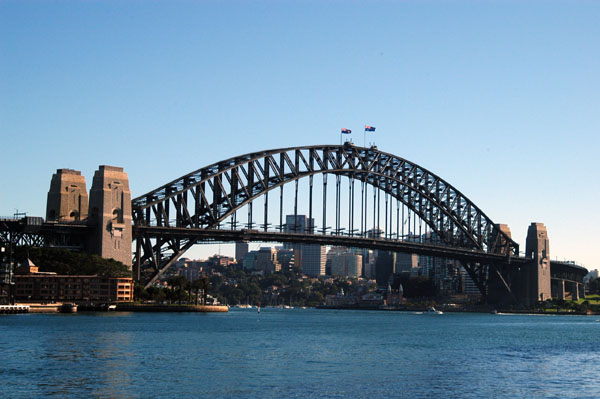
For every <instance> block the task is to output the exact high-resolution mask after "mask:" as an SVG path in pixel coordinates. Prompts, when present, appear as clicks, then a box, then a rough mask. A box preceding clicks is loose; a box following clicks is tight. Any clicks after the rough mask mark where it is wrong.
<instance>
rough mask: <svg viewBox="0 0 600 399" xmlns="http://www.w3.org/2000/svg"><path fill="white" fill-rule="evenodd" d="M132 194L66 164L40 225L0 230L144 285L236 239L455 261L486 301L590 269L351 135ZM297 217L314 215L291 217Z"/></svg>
mask: <svg viewBox="0 0 600 399" xmlns="http://www.w3.org/2000/svg"><path fill="white" fill-rule="evenodd" d="M65 186H66V191H65V190H63V187H65ZM130 198H131V194H130V193H129V185H128V180H127V175H126V174H125V172H124V171H123V170H122V169H121V168H115V167H109V166H102V167H100V170H99V171H97V172H96V175H95V176H94V182H93V185H92V189H91V191H90V195H89V202H88V196H87V191H86V189H85V180H83V179H82V176H80V173H79V172H76V171H70V170H66V169H61V170H58V171H57V174H55V175H54V176H53V181H52V184H51V188H50V191H49V194H48V208H47V215H46V221H38V222H39V226H37V227H36V226H35V223H30V226H28V227H27V226H23V225H22V223H21V222H15V221H4V222H0V238H2V240H3V241H11V240H12V241H14V238H15V237H20V238H18V240H21V241H24V242H29V243H34V244H35V245H55V246H63V247H79V248H83V249H86V250H88V251H89V252H92V253H99V254H101V255H102V256H105V257H113V258H115V259H118V260H122V261H124V262H125V263H129V264H133V270H134V275H135V276H136V277H137V278H138V280H139V281H141V282H143V283H144V284H147V285H149V284H151V283H152V282H153V281H155V280H156V278H158V277H159V276H160V275H161V274H162V273H163V272H164V271H165V270H166V269H167V268H168V267H169V266H171V265H172V264H173V263H174V262H175V261H176V260H177V259H179V258H180V257H181V256H182V255H183V254H184V253H185V252H186V251H188V250H189V249H190V248H191V247H192V246H193V245H195V244H197V243H202V242H232V241H238V242H239V241H259V242H292V243H315V244H324V245H340V246H347V247H359V248H371V249H379V250H387V251H393V252H406V253H416V254H421V255H428V256H436V257H444V258H449V259H457V260H460V261H461V263H462V265H463V266H464V268H465V270H467V272H468V273H469V276H470V277H471V278H472V280H473V281H474V282H475V284H476V285H477V286H478V287H479V289H480V291H481V293H482V294H483V295H484V296H486V297H487V298H488V300H490V301H493V302H502V301H511V302H533V301H536V300H540V299H542V300H543V299H548V298H549V297H550V296H551V294H552V289H551V285H553V287H554V286H558V292H559V294H558V296H560V295H562V296H564V295H565V287H566V290H567V291H571V292H576V293H579V292H580V290H581V288H580V285H581V280H582V277H583V275H585V274H586V273H587V271H586V270H585V269H584V268H581V267H579V266H577V265H574V264H558V263H556V262H551V261H550V254H549V244H548V236H547V232H546V230H545V227H544V226H543V225H542V224H540V223H532V225H531V226H530V228H529V232H528V238H527V243H526V250H525V256H519V245H518V244H517V243H516V242H515V241H513V240H512V238H511V235H510V229H509V228H508V226H506V225H502V224H497V223H494V222H493V221H492V220H491V219H490V218H489V217H488V216H487V215H486V214H485V213H484V212H483V211H482V210H481V209H480V208H479V207H478V206H477V205H476V204H475V203H473V202H472V201H471V200H470V199H469V198H468V197H466V196H465V195H464V194H463V193H462V192H460V191H459V190H458V189H456V188H455V187H454V186H452V185H451V184H450V183H448V182H447V181H445V180H444V179H442V178H441V177H439V176H438V175H436V174H434V173H432V172H431V171H429V170H427V169H425V168H423V167H421V166H419V165H417V164H415V163H413V162H411V161H408V160H406V159H404V158H401V157H398V156H396V155H393V154H390V153H386V152H383V151H380V150H379V149H378V148H377V147H375V146H372V147H368V148H367V147H359V146H355V145H352V144H351V143H346V144H344V145H324V146H306V147H293V148H283V149H274V150H267V151H260V152H254V153H249V154H244V155H240V156H236V157H232V158H229V159H226V160H223V161H220V162H216V163H214V164H211V165H208V166H206V167H203V168H201V169H198V170H196V171H194V172H192V173H189V174H187V175H185V176H182V177H180V178H177V179H175V180H173V181H171V182H169V183H167V184H164V185H162V186H160V187H158V188H157V189H155V190H152V191H151V192H149V193H146V194H144V195H141V196H139V197H137V198H134V199H133V200H130ZM88 204H89V206H88ZM299 215H302V216H306V217H307V220H308V221H309V222H308V223H305V224H299V223H298V222H295V221H297V220H298V216H299ZM290 220H291V221H292V222H291V223H290ZM19 223H21V225H22V226H21V227H22V228H21V230H19V227H18V225H19ZM26 224H27V223H26ZM36 229H37V232H33V233H32V231H33V230H36ZM26 230H28V231H29V232H26ZM132 242H133V246H134V251H133V261H132V260H131V259H132V258H131V248H132V246H131V245H132ZM119 257H120V258H119ZM554 270H556V271H557V272H556V273H554ZM559 270H560V272H558V271H559ZM573 284H574V285H573ZM572 287H574V288H572ZM554 291H557V290H556V289H554Z"/></svg>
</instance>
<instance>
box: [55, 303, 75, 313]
mask: <svg viewBox="0 0 600 399" xmlns="http://www.w3.org/2000/svg"><path fill="white" fill-rule="evenodd" d="M58 311H59V312H60V313H77V304H76V303H70V302H65V303H63V304H62V305H60V307H59V308H58Z"/></svg>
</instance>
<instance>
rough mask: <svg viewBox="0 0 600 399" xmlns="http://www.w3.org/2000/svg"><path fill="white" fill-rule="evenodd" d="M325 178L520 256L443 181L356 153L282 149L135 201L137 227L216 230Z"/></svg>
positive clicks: (455, 234) (229, 163)
mask: <svg viewBox="0 0 600 399" xmlns="http://www.w3.org/2000/svg"><path fill="white" fill-rule="evenodd" d="M320 173H328V174H336V175H341V176H346V177H350V178H353V179H357V180H360V181H364V182H366V183H368V184H369V185H372V186H375V187H377V188H379V189H381V190H382V191H384V192H386V193H389V194H390V195H392V197H394V198H396V199H398V200H400V201H401V202H402V203H404V204H405V205H406V206H407V207H408V208H409V209H411V210H412V211H413V212H415V213H416V214H417V215H419V217H420V218H421V219H422V220H423V221H424V222H425V223H426V224H428V225H429V226H430V227H431V228H432V230H433V231H435V232H436V233H437V234H438V236H439V237H440V238H441V239H442V240H443V241H444V242H445V243H446V244H448V245H453V246H461V247H469V248H475V249H479V250H481V251H485V252H493V253H504V254H510V255H517V254H518V244H517V243H515V242H514V241H513V240H512V239H511V238H510V237H508V236H507V235H506V234H505V233H504V232H502V231H500V229H499V228H498V227H497V226H496V225H495V224H494V223H493V222H492V220H491V219H490V218H488V217H487V216H486V215H485V214H484V213H483V211H481V210H480V209H479V208H478V207H477V206H476V205H475V204H474V203H473V202H472V201H470V200H469V199H468V198H467V197H466V196H464V195H463V194H462V193H461V192H460V191H458V190H457V189H456V188H454V187H453V186H452V185H450V184H449V183H447V182H446V181H445V180H443V179H442V178H440V177H439V176H437V175H435V174H433V173H431V172H430V171H428V170H427V169H425V168H422V167H421V166H419V165H417V164H414V163H412V162H410V161H408V160H405V159H403V158H400V157H397V156H395V155H392V154H389V153H385V152H381V151H379V150H377V149H376V148H374V147H371V148H362V147H356V146H353V145H343V146H338V145H331V146H310V147H297V148H284V149H276V150H269V151H262V152H256V153H251V154H246V155H242V156H238V157H234V158H230V159H228V160H225V161H221V162H218V163H215V164H212V165H209V166H207V167H205V168H202V169H199V170H197V171H195V172H192V173H190V174H188V175H185V176H183V177H181V178H179V179H176V180H174V181H172V182H171V183H168V184H166V185H164V186H162V187H160V188H158V189H156V190H153V191H151V192H150V193H148V194H145V195H143V196H141V197H138V198H136V199H134V200H133V201H132V204H133V213H134V215H133V216H134V224H135V225H139V226H144V225H146V226H149V225H157V226H164V227H169V226H173V227H195V228H211V227H215V226H217V225H218V224H219V223H220V222H222V221H223V220H225V219H226V218H227V217H229V216H230V215H231V214H232V213H233V212H234V211H236V210H238V209H240V208H242V207H243V206H245V205H247V204H248V203H249V202H251V201H252V200H254V199H256V198H258V197H260V196H261V195H263V194H265V193H266V192H268V191H270V190H273V189H275V188H277V187H279V186H281V185H284V184H287V183H290V182H294V181H296V180H298V179H302V178H304V177H308V176H311V175H315V174H320Z"/></svg>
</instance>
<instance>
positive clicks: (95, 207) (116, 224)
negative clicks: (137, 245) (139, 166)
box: [88, 165, 132, 267]
mask: <svg viewBox="0 0 600 399" xmlns="http://www.w3.org/2000/svg"><path fill="white" fill-rule="evenodd" d="M88 221H89V223H90V224H92V225H95V226H96V231H95V233H94V234H93V235H92V238H91V240H90V249H91V252H92V253H96V254H98V255H100V256H102V257H103V258H112V259H115V260H118V261H119V262H122V263H124V264H126V265H127V266H130V267H131V260H132V259H131V243H132V231H131V230H132V229H131V192H130V191H129V178H128V177H127V173H125V172H123V168H118V167H115V166H106V165H101V166H100V168H99V169H98V170H97V171H96V173H95V174H94V180H93V182H92V189H91V190H90V216H89V218H88Z"/></svg>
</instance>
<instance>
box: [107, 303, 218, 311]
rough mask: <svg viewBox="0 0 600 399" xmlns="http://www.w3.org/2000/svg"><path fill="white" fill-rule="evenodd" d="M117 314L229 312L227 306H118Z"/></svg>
mask: <svg viewBox="0 0 600 399" xmlns="http://www.w3.org/2000/svg"><path fill="white" fill-rule="evenodd" d="M116 310H117V312H200V313H213V312H216V313H222V312H229V306H227V305H142V304H139V305H133V304H118V305H117V309H116Z"/></svg>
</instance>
